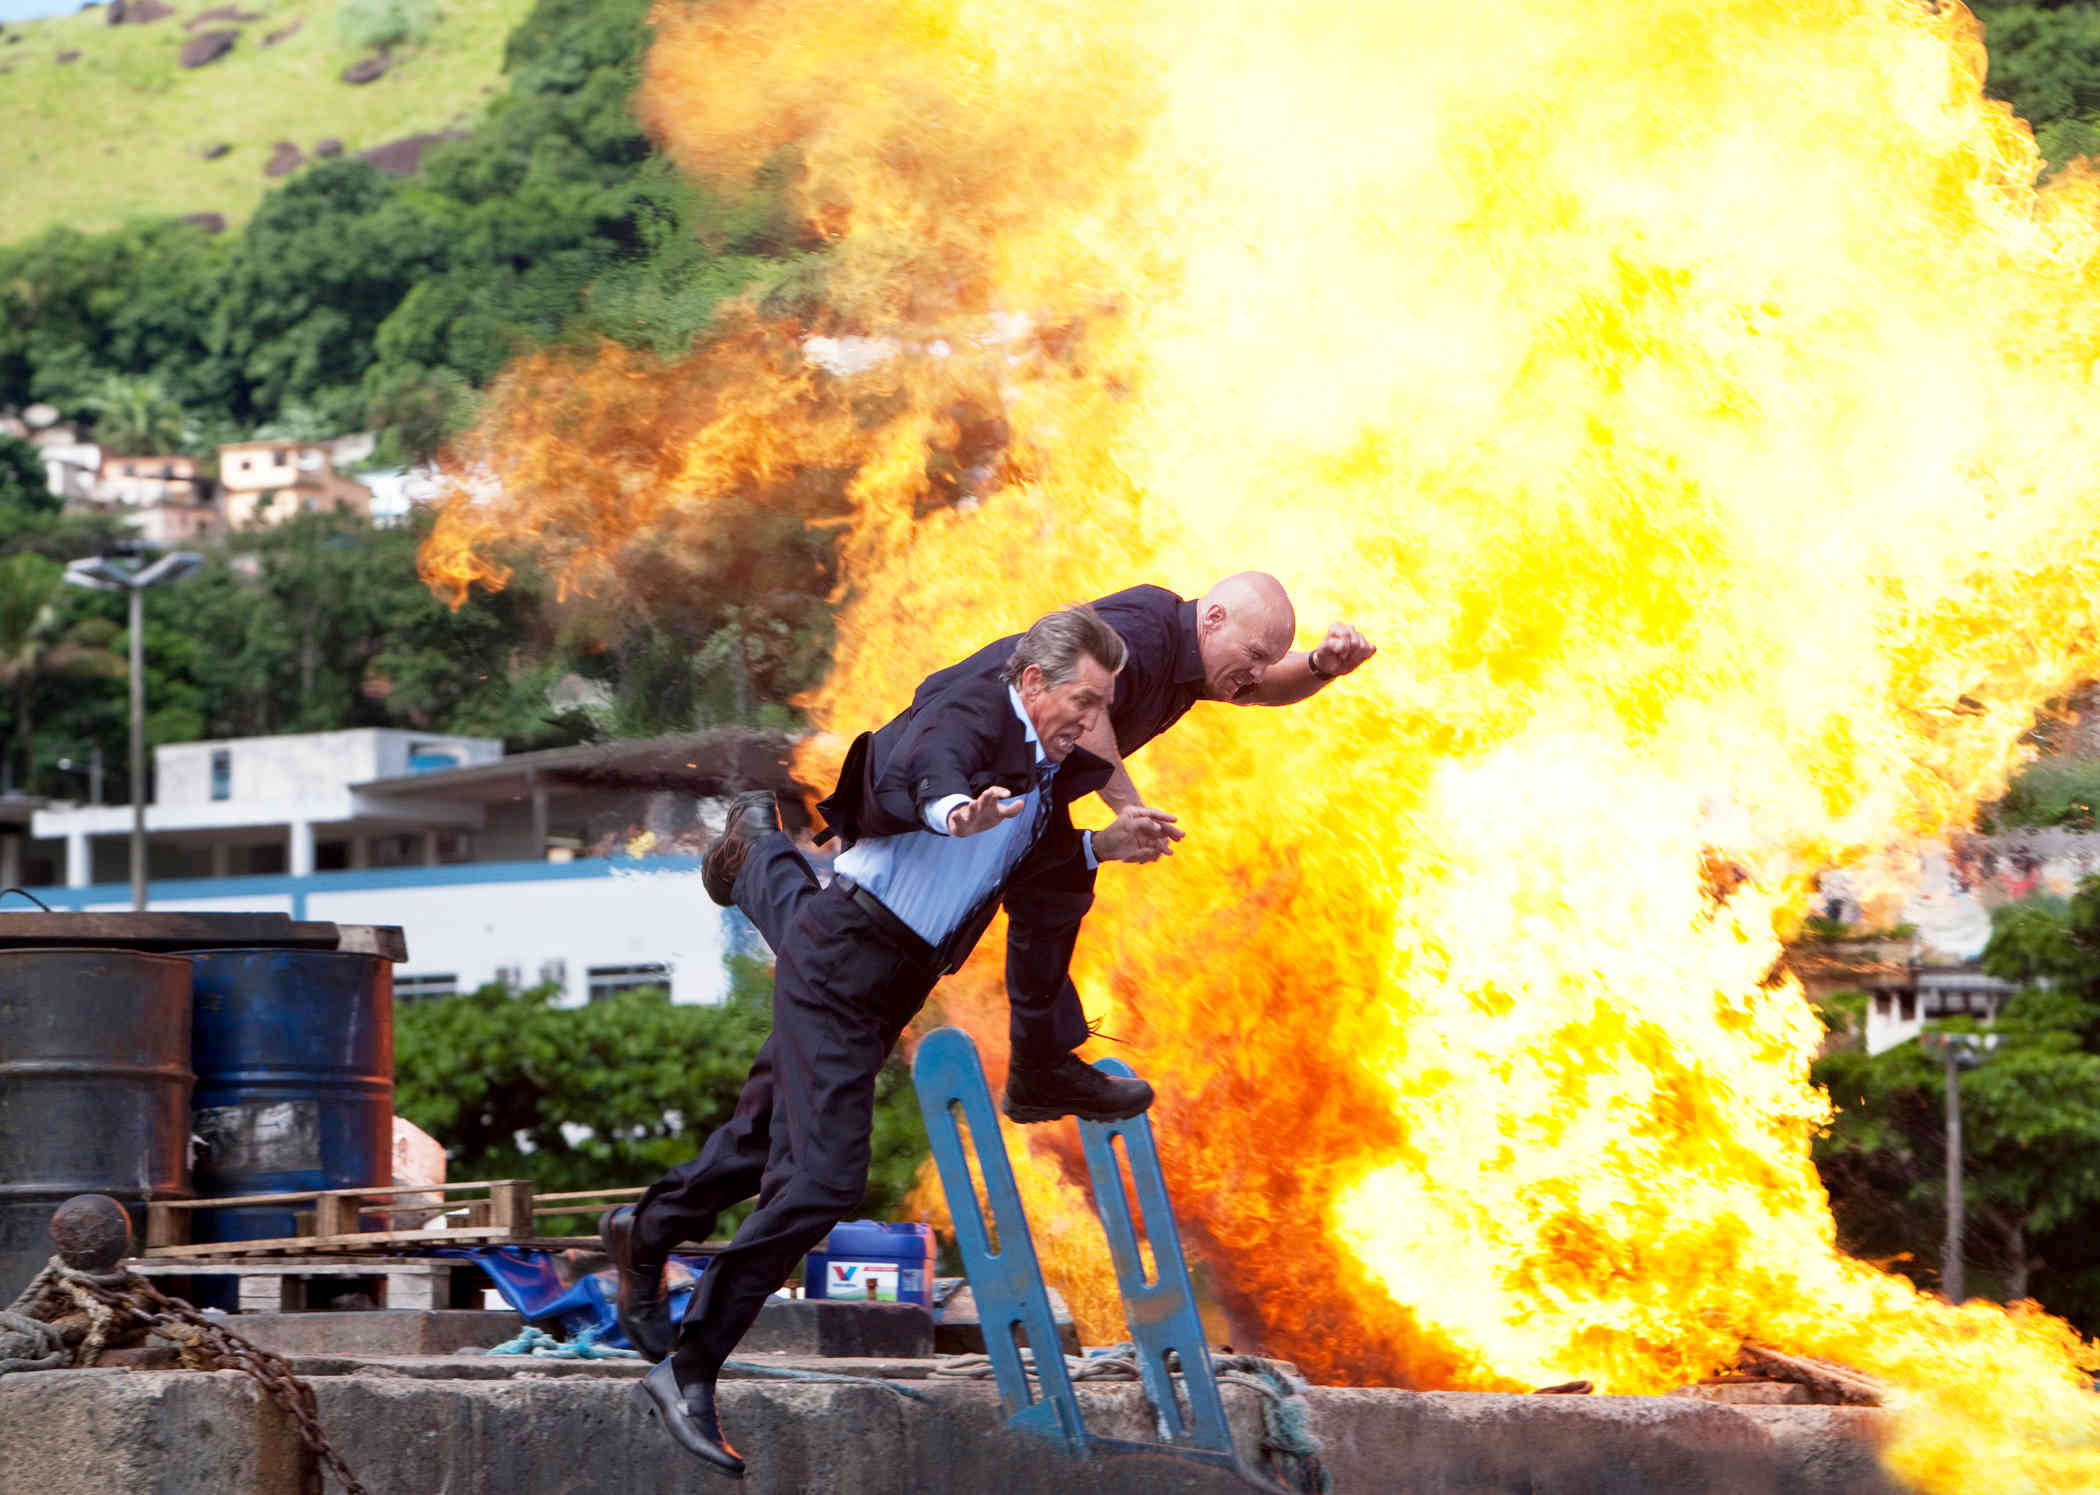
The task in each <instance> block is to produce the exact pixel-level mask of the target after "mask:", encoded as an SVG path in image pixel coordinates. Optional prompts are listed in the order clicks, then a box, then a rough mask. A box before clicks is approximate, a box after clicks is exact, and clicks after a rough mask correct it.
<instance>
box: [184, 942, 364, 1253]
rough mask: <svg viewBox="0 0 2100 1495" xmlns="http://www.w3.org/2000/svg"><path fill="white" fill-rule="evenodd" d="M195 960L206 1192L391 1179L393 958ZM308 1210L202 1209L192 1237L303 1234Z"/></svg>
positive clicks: (301, 954) (198, 1106) (342, 953)
mask: <svg viewBox="0 0 2100 1495" xmlns="http://www.w3.org/2000/svg"><path fill="white" fill-rule="evenodd" d="M190 963H191V966H192V971H193V975H192V992H193V994H194V996H195V1000H196V1015H195V1019H194V1024H193V1029H192V1032H193V1039H192V1048H193V1052H194V1054H195V1057H196V1066H197V1092H196V1102H195V1112H194V1120H195V1126H196V1132H197V1159H196V1182H197V1189H198V1192H199V1194H200V1195H201V1196H202V1197H204V1198H207V1199H212V1198H226V1197H229V1196H236V1195H241V1194H279V1193H294V1192H300V1191H304V1190H309V1189H354V1188H362V1187H366V1186H371V1185H385V1184H387V1183H389V1182H391V1181H392V1179H393V1165H394V968H393V966H392V965H391V964H389V963H388V961H387V960H386V959H385V957H383V956H379V955H366V954H360V953H357V952H353V951H347V950H199V951H196V952H195V953H194V954H192V955H191V956H190ZM310 1207H311V1206H309V1207H308V1208H310ZM297 1213H298V1209H297V1207H296V1206H291V1205H236V1206H228V1207H226V1208H223V1209H214V1210H199V1211H198V1212H197V1214H198V1218H197V1221H196V1227H195V1233H194V1236H193V1239H195V1240H198V1241H251V1240H262V1239H268V1238H272V1237H278V1236H289V1235H296V1234H298V1233H299V1231H298V1228H297V1226H298V1222H297V1218H296V1217H297Z"/></svg>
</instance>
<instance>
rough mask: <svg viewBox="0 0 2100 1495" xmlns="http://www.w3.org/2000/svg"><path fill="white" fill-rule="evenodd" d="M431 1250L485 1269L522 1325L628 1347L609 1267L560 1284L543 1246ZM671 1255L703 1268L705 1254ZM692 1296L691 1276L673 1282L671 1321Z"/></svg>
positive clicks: (685, 1264)
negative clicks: (539, 1248) (534, 1248)
mask: <svg viewBox="0 0 2100 1495" xmlns="http://www.w3.org/2000/svg"><path fill="white" fill-rule="evenodd" d="M431 1254H432V1255H434V1256H452V1257H465V1258H467V1259H468V1260H470V1261H474V1262H477V1263H479V1264H480V1266H481V1269H482V1270H483V1271H484V1272H486V1273H488V1274H489V1280H490V1281H491V1282H493V1283H495V1285H496V1291H497V1292H499V1293H501V1294H502V1295H503V1301H504V1302H506V1303H508V1304H509V1305H510V1306H511V1307H512V1308H513V1309H515V1310H517V1313H518V1315H519V1316H520V1317H521V1318H523V1319H524V1320H525V1322H526V1323H528V1324H542V1325H544V1324H549V1323H551V1324H553V1325H555V1326H556V1327H557V1328H559V1329H560V1330H561V1333H562V1335H563V1337H564V1338H568V1339H574V1338H575V1337H576V1336H577V1334H579V1333H580V1332H582V1331H583V1330H585V1329H589V1330H591V1331H593V1335H594V1337H595V1338H596V1340H597V1342H598V1343H600V1344H606V1345H612V1346H614V1347H615V1348H620V1349H632V1348H634V1346H632V1345H630V1344H628V1342H627V1336H626V1335H624V1334H622V1333H621V1332H620V1325H619V1319H618V1315H617V1314H616V1313H615V1311H614V1308H613V1300H614V1294H615V1293H616V1292H617V1291H618V1288H617V1287H616V1286H615V1282H614V1277H613V1273H612V1272H611V1270H609V1269H608V1270H606V1271H603V1272H594V1273H592V1274H591V1275H590V1276H588V1277H579V1278H578V1279H576V1280H575V1281H574V1282H567V1283H565V1282H563V1281H562V1280H561V1274H560V1272H559V1271H557V1270H556V1268H555V1263H554V1255H553V1253H551V1252H547V1251H532V1250H527V1249H525V1248H524V1247H521V1246H476V1247H473V1248H468V1247H463V1246H440V1247H438V1248H437V1249H436V1250H435V1251H433V1252H432V1253H431ZM671 1260H672V1261H673V1262H675V1263H677V1264H678V1265H680V1266H683V1267H684V1268H685V1269H686V1270H687V1271H688V1272H690V1273H691V1274H692V1277H694V1278H697V1277H698V1276H699V1275H700V1273H701V1272H702V1271H704V1270H705V1269H706V1267H707V1258H706V1257H693V1256H674V1257H672V1258H671ZM673 1275H674V1277H675V1276H676V1274H675V1273H674V1274H673ZM692 1295H693V1282H692V1280H690V1279H688V1280H685V1281H678V1282H674V1283H673V1285H672V1288H671V1322H672V1323H674V1324H675V1323H677V1322H678V1321H679V1320H680V1319H681V1318H683V1317H684V1316H685V1307H686V1303H687V1302H688V1301H689V1300H690V1299H691V1298H692Z"/></svg>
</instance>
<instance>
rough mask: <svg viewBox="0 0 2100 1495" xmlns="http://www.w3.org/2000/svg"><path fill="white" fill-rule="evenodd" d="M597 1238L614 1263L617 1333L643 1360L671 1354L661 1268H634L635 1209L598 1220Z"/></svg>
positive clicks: (668, 1310) (619, 1208) (629, 1207)
mask: <svg viewBox="0 0 2100 1495" xmlns="http://www.w3.org/2000/svg"><path fill="white" fill-rule="evenodd" d="M598 1238H599V1239H600V1240H601V1241H603V1242H605V1254H606V1255H607V1256H610V1257H611V1258H612V1260H613V1270H614V1275H615V1276H616V1277H617V1278H618V1281H619V1293H618V1303H617V1305H616V1307H617V1310H618V1313H619V1317H620V1332H621V1333H622V1334H625V1335H626V1336H627V1342H628V1343H629V1344H631V1345H633V1346H634V1347H635V1348H636V1349H638V1350H640V1351H641V1352H642V1356H643V1358H644V1359H648V1360H661V1359H663V1358H664V1356H666V1355H668V1354H670V1353H671V1305H670V1301H669V1300H668V1299H666V1298H665V1297H664V1268H663V1263H662V1262H658V1263H657V1264H656V1265H655V1266H654V1267H650V1266H646V1265H637V1263H636V1262H635V1259H634V1206H633V1205H631V1204H620V1205H615V1206H614V1207H613V1208H611V1209H609V1210H607V1211H606V1212H605V1213H604V1214H602V1215H600V1216H599V1217H598Z"/></svg>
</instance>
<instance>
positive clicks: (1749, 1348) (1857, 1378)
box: [1740, 1341, 1886, 1407]
mask: <svg viewBox="0 0 2100 1495" xmlns="http://www.w3.org/2000/svg"><path fill="white" fill-rule="evenodd" d="M1740 1358H1741V1361H1742V1365H1743V1368H1744V1369H1745V1370H1746V1371H1748V1372H1750V1373H1751V1374H1753V1375H1755V1376H1757V1377H1759V1378H1761V1379H1764V1380H1770V1381H1791V1382H1793V1383H1794V1384H1795V1385H1797V1386H1806V1387H1808V1388H1809V1390H1810V1391H1811V1392H1813V1393H1815V1395H1816V1399H1817V1400H1818V1401H1821V1402H1826V1403H1835V1404H1836V1405H1838V1406H1843V1407H1878V1406H1880V1405H1881V1404H1882V1400H1883V1397H1884V1396H1885V1394H1886V1388H1884V1387H1883V1385H1882V1383H1881V1382H1880V1381H1877V1380H1876V1379H1875V1378H1874V1377H1872V1376H1869V1375H1865V1374H1863V1373H1861V1372H1859V1371H1856V1370H1853V1369H1851V1368H1850V1367H1848V1366H1843V1365H1835V1364H1832V1363H1831V1362H1830V1361H1828V1360H1812V1359H1810V1358H1809V1357H1807V1356H1805V1355H1789V1354H1786V1353H1784V1352H1783V1351H1780V1350H1775V1349H1773V1348H1771V1346H1769V1345H1761V1344H1757V1343H1754V1342H1747V1341H1746V1342H1745V1343H1744V1345H1743V1348H1742V1353H1741V1357H1740Z"/></svg>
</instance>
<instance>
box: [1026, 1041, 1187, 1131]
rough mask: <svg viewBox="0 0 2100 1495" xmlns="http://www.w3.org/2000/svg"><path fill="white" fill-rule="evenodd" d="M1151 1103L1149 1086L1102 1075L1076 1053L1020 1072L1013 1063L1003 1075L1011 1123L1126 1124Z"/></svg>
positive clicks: (1150, 1088) (1141, 1082) (1028, 1067)
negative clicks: (1075, 1120) (1060, 1119)
mask: <svg viewBox="0 0 2100 1495" xmlns="http://www.w3.org/2000/svg"><path fill="white" fill-rule="evenodd" d="M1151 1104H1152V1087H1151V1086H1150V1085H1147V1084H1146V1083H1145V1082H1144V1081H1143V1080H1136V1079H1128V1080H1126V1079H1123V1078H1121V1077H1120V1076H1117V1075H1112V1074H1105V1073H1103V1072H1102V1071H1101V1070H1098V1069H1096V1068H1094V1066H1093V1065H1091V1064H1089V1063H1087V1062H1086V1061H1085V1060H1084V1059H1082V1058H1080V1057H1079V1056H1078V1055H1077V1054H1066V1055H1065V1056H1063V1057H1062V1058H1060V1059H1057V1060H1055V1061H1053V1062H1052V1063H1049V1064H1041V1065H1030V1066H1027V1067H1025V1068H1024V1067H1023V1065H1022V1064H1021V1062H1020V1061H1019V1060H1016V1061H1015V1062H1014V1065H1013V1068H1011V1069H1009V1070H1008V1071H1007V1072H1006V1100H1005V1104H1004V1107H1003V1109H1004V1110H1005V1112H1006V1114H1007V1117H1008V1118H1009V1119H1010V1120H1013V1121H1055V1120H1057V1118H1058V1117H1060V1116H1077V1117H1078V1118H1079V1119H1080V1120H1081V1121H1127V1120H1129V1119H1130V1118H1131V1117H1133V1116H1135V1115H1137V1114H1138V1112H1140V1111H1142V1110H1144V1109H1145V1108H1146V1107H1147V1106H1149V1105H1151Z"/></svg>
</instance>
